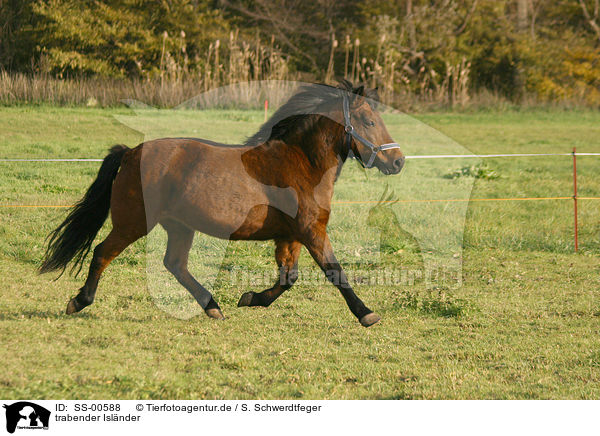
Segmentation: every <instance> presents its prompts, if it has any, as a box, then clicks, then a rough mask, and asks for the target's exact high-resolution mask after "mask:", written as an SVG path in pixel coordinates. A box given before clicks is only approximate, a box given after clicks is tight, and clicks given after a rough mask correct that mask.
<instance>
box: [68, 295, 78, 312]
mask: <svg viewBox="0 0 600 436" xmlns="http://www.w3.org/2000/svg"><path fill="white" fill-rule="evenodd" d="M75 312H79V310H77V306H76V305H75V299H74V298H71V301H69V304H67V310H66V313H67V315H72V314H74V313H75Z"/></svg>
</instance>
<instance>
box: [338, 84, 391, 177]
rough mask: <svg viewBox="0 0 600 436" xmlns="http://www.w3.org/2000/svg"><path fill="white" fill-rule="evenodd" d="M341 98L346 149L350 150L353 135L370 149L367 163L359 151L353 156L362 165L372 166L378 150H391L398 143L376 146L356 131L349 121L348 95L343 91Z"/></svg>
mask: <svg viewBox="0 0 600 436" xmlns="http://www.w3.org/2000/svg"><path fill="white" fill-rule="evenodd" d="M343 99H344V123H345V126H344V130H345V132H346V144H347V146H348V150H350V145H351V144H352V137H354V139H356V140H357V141H359V142H361V143H362V144H363V145H365V146H367V147H369V148H370V149H371V156H370V157H369V160H368V162H367V163H365V162H364V161H363V160H362V157H360V153H359V155H358V156H355V157H356V159H357V160H358V161H359V162H360V164H361V165H362V166H363V167H365V168H373V162H375V156H377V153H379V152H380V151H385V150H391V149H392V148H400V145H399V144H398V143H396V142H388V143H387V144H382V145H380V146H377V145H375V144H373V143H372V142H371V141H369V140H368V139H365V138H363V137H362V136H360V135H359V134H358V133H356V131H355V130H354V127H353V126H352V123H351V122H350V101H349V100H348V96H347V95H346V94H345V93H344V94H343Z"/></svg>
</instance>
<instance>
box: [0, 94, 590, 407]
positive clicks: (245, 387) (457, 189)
mask: <svg viewBox="0 0 600 436" xmlns="http://www.w3.org/2000/svg"><path fill="white" fill-rule="evenodd" d="M115 117H118V118H119V119H120V120H121V121H125V122H127V124H128V125H129V126H131V127H126V126H125V125H123V124H122V123H121V122H119V121H118V120H117V119H116V118H115ZM385 119H386V123H387V125H388V128H389V130H390V132H391V133H392V136H393V137H394V138H395V139H396V140H398V141H399V142H400V143H401V144H402V145H403V147H404V149H405V152H406V154H409V155H410V154H436V153H443V154H449V153H454V152H457V153H471V152H473V153H480V154H483V153H505V152H509V153H510V152H522V153H530V152H531V153H542V152H569V151H570V150H571V148H572V147H573V146H577V147H578V150H580V151H593V152H598V151H600V113H597V112H585V111H583V112H559V111H556V112H552V111H535V112H507V113H484V112H475V113H466V114H444V113H442V114H427V115H421V116H419V119H420V120H421V121H422V122H424V123H425V124H421V123H420V122H418V121H416V120H414V119H411V118H408V117H404V116H400V115H393V114H386V116H385ZM261 120H262V114H261V113H260V112H247V111H227V112H220V111H206V112H194V111H181V112H176V113H173V112H169V111H161V112H153V111H141V112H139V113H138V114H137V116H135V115H134V114H133V113H132V112H130V111H129V110H127V109H82V108H52V107H43V106H42V107H35V108H28V107H12V108H1V109H0V157H103V156H104V155H105V153H106V150H107V148H108V147H109V146H110V145H112V144H114V143H125V144H127V145H130V146H134V145H136V144H137V143H139V142H140V141H142V140H143V139H144V135H143V134H141V133H140V132H139V131H136V130H134V129H138V130H141V131H143V132H145V133H146V135H147V136H146V137H149V136H180V135H181V136H183V135H185V136H198V137H205V138H209V139H215V140H221V141H225V142H238V141H240V140H241V139H242V138H244V137H245V136H247V135H249V134H251V133H253V132H254V131H255V129H256V128H257V127H258V125H259V124H260V122H261ZM428 126H431V127H433V129H432V128H430V127H428ZM480 164H481V162H478V161H477V160H473V159H467V158H464V159H463V158H461V159H455V160H445V159H444V160H435V161H434V160H430V161H425V160H409V161H407V165H406V169H405V171H403V173H402V174H401V175H399V176H396V177H387V178H386V177H384V176H382V175H380V174H378V173H375V172H374V171H369V172H367V173H365V172H363V171H362V170H360V169H359V168H358V166H357V165H356V163H355V162H348V164H347V165H346V167H345V168H344V171H343V173H342V176H341V178H340V180H339V182H338V185H337V187H336V195H335V200H336V201H345V200H365V201H369V200H377V199H379V198H380V197H381V194H382V192H383V191H384V188H385V186H386V184H387V185H389V187H390V189H391V190H393V191H394V196H395V198H398V199H400V200H409V199H430V198H433V199H435V198H438V199H439V198H446V199H447V198H468V197H469V196H471V197H472V198H488V197H492V198H502V197H519V196H522V197H534V196H544V197H546V196H550V197H552V196H569V195H572V194H571V190H572V185H571V183H572V180H571V161H570V158H569V157H547V158H520V159H500V158H498V159H486V160H485V162H484V164H485V167H482V168H485V169H486V171H493V172H494V174H496V175H498V177H497V178H496V177H494V178H489V177H477V174H479V172H478V171H477V170H476V168H478V166H479V165H480ZM0 165H1V166H2V171H1V172H0V203H1V204H3V205H7V204H13V205H17V204H20V205H24V204H30V205H35V204H37V205H52V204H55V205H66V204H72V203H73V202H74V201H76V200H77V199H79V197H80V196H81V195H82V193H83V192H84V190H85V189H86V188H87V187H88V186H89V184H90V183H91V181H92V179H93V177H94V176H95V173H96V171H97V168H98V164H97V163H52V164H46V163H44V164H42V163H0ZM471 167H472V168H473V170H472V171H471V170H469V171H465V174H464V175H463V174H461V175H460V176H457V177H454V178H448V177H445V176H446V175H448V174H454V173H456V172H457V171H459V172H460V171H461V169H463V168H471ZM578 167H579V187H580V195H581V196H600V179H599V178H598V173H599V170H600V160H599V159H598V158H595V157H589V158H586V157H581V158H580V159H579V161H578ZM373 208H374V204H336V205H335V206H334V210H333V213H332V219H331V223H330V234H331V238H332V240H333V244H334V247H335V248H336V251H337V253H338V257H339V258H340V259H341V261H342V263H343V264H344V265H345V266H346V269H347V270H348V272H349V274H350V275H351V276H352V277H354V278H355V279H356V280H357V281H358V283H357V284H356V286H355V289H356V292H357V293H358V295H359V296H361V297H362V298H363V299H364V300H365V302H366V303H367V305H368V306H369V307H371V308H372V309H374V310H375V311H377V312H378V313H379V314H380V315H382V318H383V319H382V321H381V323H380V324H378V325H376V326H374V327H372V328H369V329H365V328H363V327H361V326H360V325H359V324H358V322H357V321H356V320H355V319H354V318H353V316H352V315H351V314H350V312H349V311H348V309H347V308H346V306H345V304H344V302H343V299H342V298H341V296H340V295H339V293H338V291H337V290H336V289H335V288H334V287H333V286H331V285H329V284H327V283H325V282H324V281H323V280H321V281H320V282H315V281H310V280H307V279H302V278H301V280H300V281H299V283H298V284H297V285H296V286H295V287H294V288H292V289H291V290H290V291H288V292H287V293H286V294H284V295H283V296H282V297H281V298H280V299H279V300H278V301H277V302H276V303H274V304H273V305H272V306H271V307H269V308H267V309H262V308H260V309H259V308H252V309H250V308H240V309H238V308H237V307H235V305H236V302H237V300H238V298H239V296H240V295H241V294H242V293H243V292H245V291H247V290H260V286H259V285H258V284H257V285H255V286H252V285H244V286H241V285H240V283H239V282H235V281H234V280H233V279H232V277H234V274H235V272H236V271H237V270H238V269H239V270H241V271H243V272H244V271H245V272H247V273H253V274H255V276H256V277H258V276H261V275H263V274H266V275H267V276H269V277H273V279H274V278H275V273H276V272H275V267H274V262H273V254H272V252H273V247H272V244H271V243H268V242H239V243H234V244H231V246H229V247H227V246H226V245H225V244H223V243H220V242H219V241H215V240H213V239H210V238H206V237H198V239H197V240H196V243H195V246H194V250H193V252H192V255H191V264H192V265H191V269H192V271H193V272H194V274H195V275H196V276H197V277H198V279H199V281H200V282H204V283H207V284H210V287H211V290H213V291H214V294H215V296H216V298H217V300H218V301H219V302H220V304H221V306H222V308H223V311H224V312H225V315H226V316H227V317H228V319H227V321H225V322H215V321H212V320H210V319H208V318H207V317H205V316H204V315H202V316H199V317H192V318H189V319H182V318H184V317H186V316H189V315H192V314H194V313H196V312H198V310H197V308H196V306H194V304H193V303H191V302H190V298H189V297H188V296H187V294H186V293H185V291H182V289H181V288H180V287H179V285H177V284H176V283H175V282H174V280H173V279H171V278H170V277H169V276H168V273H167V272H166V271H164V268H162V266H160V265H159V266H157V267H156V266H155V263H156V262H160V256H161V253H160V251H161V249H160V247H161V246H160V244H162V243H163V242H164V241H163V239H164V238H163V232H162V231H161V230H158V229H157V230H155V233H153V234H152V236H151V238H149V240H148V245H147V242H146V241H145V240H142V241H138V242H137V243H136V244H134V245H133V246H132V247H129V248H128V249H127V250H126V251H125V252H124V253H123V254H122V255H121V256H120V257H119V258H117V259H116V260H115V261H114V262H113V264H112V265H111V266H110V267H109V269H108V270H107V271H106V273H105V274H104V276H103V279H102V281H101V283H100V287H99V290H98V296H97V299H96V302H95V303H94V305H93V306H91V307H89V308H87V309H85V310H84V311H83V312H82V313H80V314H78V315H75V316H72V317H68V316H66V315H64V314H63V311H64V308H65V306H66V303H67V301H68V300H69V298H70V297H72V296H73V295H74V294H75V293H76V290H77V289H78V288H79V287H80V286H81V282H82V278H81V277H80V278H79V279H75V278H72V277H63V278H61V279H60V280H58V281H52V278H53V277H52V276H38V275H36V273H35V269H36V266H37V265H38V263H39V261H40V258H41V256H42V253H43V249H44V238H45V236H46V235H47V234H48V232H49V231H50V230H51V229H52V228H54V227H55V226H56V225H57V224H58V223H59V222H60V221H61V220H62V219H64V216H65V213H66V210H65V209H58V208H39V209H36V208H7V207H3V208H1V209H0V214H1V215H0V216H1V219H0V256H1V258H2V261H1V262H0V342H1V343H2V350H3V351H2V356H3V357H2V364H3V371H2V372H0V397H3V398H94V399H97V398H180V399H184V398H194V399H195V398H229V399H234V398H240V399H241V398H288V399H292V398H302V399H357V398H367V399H374V398H392V399H408V398H414V399H421V398H437V399H450V398H462V399H478V398H502V399H509V398H510V399H527V398H554V399H557V398H572V399H577V398H582V399H583V398H585V399H591V398H594V399H598V398H600V383H599V382H600V341H599V340H598V338H599V334H600V274H599V273H600V262H599V257H598V255H599V254H600V201H593V200H588V201H584V200H582V201H581V202H580V237H581V250H580V252H579V253H578V254H574V253H573V238H572V221H573V216H572V202H571V201H569V200H563V201H538V202H472V203H433V204H428V203H404V202H399V203H396V204H394V205H392V206H389V208H388V209H386V208H379V209H375V210H374V209H373ZM390 211H391V213H390ZM394 216H395V217H396V220H397V221H396V220H394V218H393V217H394ZM463 224H464V226H463ZM108 227H109V225H107V226H105V228H104V229H103V230H102V232H101V235H99V239H100V238H101V237H102V236H103V235H106V233H107V230H108ZM463 228H464V233H463ZM419 247H420V249H419ZM463 247H464V249H463ZM421 250H422V251H423V253H421ZM221 258H223V262H222V268H220V269H219V265H221ZM461 261H462V269H460V268H461ZM428 262H443V263H444V265H446V266H448V268H450V269H454V270H457V271H458V272H459V273H460V274H461V275H462V286H452V284H449V285H447V286H445V285H439V286H434V287H427V286H426V285H425V283H424V280H423V278H422V276H420V275H419V274H421V273H424V270H425V269H426V268H427V265H429V263H428ZM300 264H301V272H302V273H303V275H311V276H318V272H317V271H316V268H315V267H314V265H313V262H312V260H311V259H310V257H309V256H308V254H307V253H306V251H303V253H302V256H301V260H300ZM391 268H396V269H397V268H402V269H403V270H406V271H410V272H414V273H416V275H415V276H414V282H413V281H412V280H408V282H403V283H402V284H400V285H395V286H390V285H380V284H379V285H378V284H373V283H371V284H369V281H368V280H367V279H366V278H365V277H363V276H366V275H369V274H375V275H377V274H378V273H379V272H381V271H385V270H386V269H391ZM301 277H303V276H301ZM161 307H162V308H163V309H165V310H167V311H171V312H170V313H175V314H177V315H178V317H174V316H171V315H170V314H169V313H168V312H166V311H165V310H161V309H160V308H161Z"/></svg>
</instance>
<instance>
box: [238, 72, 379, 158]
mask: <svg viewBox="0 0 600 436" xmlns="http://www.w3.org/2000/svg"><path fill="white" fill-rule="evenodd" d="M344 93H346V94H348V95H349V97H350V98H351V99H352V98H353V97H355V96H356V95H361V96H364V97H367V98H368V99H370V100H372V101H378V100H379V96H378V95H377V89H367V88H365V87H364V86H354V85H353V84H352V83H351V82H349V81H348V80H342V81H341V82H340V83H339V85H338V86H331V85H325V84H310V85H302V86H301V87H300V89H299V90H298V91H297V92H296V93H295V94H294V95H293V96H292V97H291V98H290V99H289V100H288V101H287V102H286V103H285V104H283V105H282V106H281V107H280V108H279V109H277V111H276V112H275V113H274V114H273V115H272V116H271V118H269V119H268V120H267V121H266V122H265V123H264V124H263V125H262V126H261V127H260V129H259V130H258V132H256V133H255V134H254V135H252V136H250V137H249V138H248V139H247V140H246V141H245V142H244V145H250V146H256V145H260V144H262V143H264V142H267V141H269V140H272V139H284V138H285V136H286V135H287V134H288V133H290V131H298V130H301V131H304V130H307V129H309V128H310V126H311V125H312V123H313V122H314V121H315V119H316V118H317V117H318V115H319V114H322V113H323V107H324V106H325V105H327V104H329V103H331V102H333V101H335V100H339V102H340V106H341V104H342V96H343V95H344ZM370 104H371V101H370Z"/></svg>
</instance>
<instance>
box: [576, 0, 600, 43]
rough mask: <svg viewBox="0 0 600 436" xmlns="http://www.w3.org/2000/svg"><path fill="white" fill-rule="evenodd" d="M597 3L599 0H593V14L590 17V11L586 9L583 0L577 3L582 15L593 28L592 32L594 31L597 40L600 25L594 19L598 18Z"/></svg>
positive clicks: (599, 38)
mask: <svg viewBox="0 0 600 436" xmlns="http://www.w3.org/2000/svg"><path fill="white" fill-rule="evenodd" d="M598 3H600V1H599V0H595V6H594V16H593V17H592V16H591V15H590V12H589V11H588V8H587V5H586V4H585V0H579V5H580V6H581V10H582V11H583V16H584V17H585V19H586V20H587V22H588V24H589V25H590V27H591V28H592V29H593V30H594V32H596V36H597V37H598V41H600V26H599V25H598V23H597V21H596V20H597V19H598V9H599V6H598Z"/></svg>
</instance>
